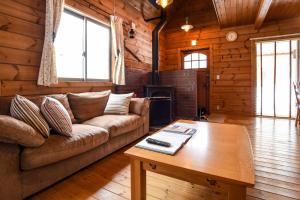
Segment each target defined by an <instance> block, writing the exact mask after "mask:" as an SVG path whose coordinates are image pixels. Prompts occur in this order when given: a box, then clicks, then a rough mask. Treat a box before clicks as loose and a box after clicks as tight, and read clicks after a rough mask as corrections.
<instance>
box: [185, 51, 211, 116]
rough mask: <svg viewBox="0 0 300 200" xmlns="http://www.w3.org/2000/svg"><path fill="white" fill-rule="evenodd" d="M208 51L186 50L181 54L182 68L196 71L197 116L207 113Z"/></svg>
mask: <svg viewBox="0 0 300 200" xmlns="http://www.w3.org/2000/svg"><path fill="white" fill-rule="evenodd" d="M209 55H210V54H209V49H208V48H206V49H197V50H187V51H183V52H182V56H181V57H182V68H183V69H184V70H197V107H198V116H199V117H201V116H203V115H206V114H208V113H209V82H210V81H209V77H210V76H209V67H210V66H209V63H210V62H209V61H210V60H209V57H210V56H209Z"/></svg>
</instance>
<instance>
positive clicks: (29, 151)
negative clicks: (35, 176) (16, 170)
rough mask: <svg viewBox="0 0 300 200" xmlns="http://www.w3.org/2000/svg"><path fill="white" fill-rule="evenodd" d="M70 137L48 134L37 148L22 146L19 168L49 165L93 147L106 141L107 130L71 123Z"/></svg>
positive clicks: (27, 168)
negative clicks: (45, 139) (43, 142)
mask: <svg viewBox="0 0 300 200" xmlns="http://www.w3.org/2000/svg"><path fill="white" fill-rule="evenodd" d="M72 129H73V132H72V134H71V137H64V136H60V135H54V134H52V135H50V137H49V138H48V139H47V141H46V142H45V144H44V145H42V146H40V147H38V148H24V150H23V151H22V153H21V169H23V170H30V169H35V168H38V167H41V166H45V165H49V164H52V163H55V162H58V161H61V160H65V159H67V158H70V157H72V156H76V155H79V154H81V153H84V152H87V151H89V150H91V149H94V148H96V147H98V146H100V145H101V144H103V143H105V142H107V141H108V138H109V134H108V132H107V131H106V130H105V129H103V128H100V127H95V126H89V125H83V124H73V128H72Z"/></svg>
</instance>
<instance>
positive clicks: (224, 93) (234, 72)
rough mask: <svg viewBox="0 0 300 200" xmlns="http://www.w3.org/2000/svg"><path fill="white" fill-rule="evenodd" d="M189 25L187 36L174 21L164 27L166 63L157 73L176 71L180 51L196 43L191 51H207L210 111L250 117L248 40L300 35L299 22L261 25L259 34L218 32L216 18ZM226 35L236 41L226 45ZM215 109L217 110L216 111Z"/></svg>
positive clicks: (251, 90)
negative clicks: (232, 34) (234, 34)
mask: <svg viewBox="0 0 300 200" xmlns="http://www.w3.org/2000/svg"><path fill="white" fill-rule="evenodd" d="M211 12H213V11H211ZM192 19H194V18H193V17H192ZM199 22H200V21H199ZM192 23H193V25H195V26H196V28H195V29H193V30H192V31H190V32H188V33H185V32H183V31H182V30H180V29H179V26H178V24H179V23H178V20H174V21H171V23H170V24H168V26H167V28H166V29H165V30H164V31H165V35H166V42H165V45H166V46H165V47H164V48H165V49H166V54H165V58H166V62H165V64H164V65H163V66H160V70H162V71H166V70H180V69H181V66H180V59H181V58H180V51H181V50H182V49H191V48H192V47H191V40H197V41H198V45H197V46H196V47H193V48H195V49H201V48H207V47H208V48H210V51H211V59H212V61H211V66H210V74H211V81H210V87H211V94H210V110H211V111H212V112H222V113H230V114H231V113H235V114H247V115H253V114H254V109H255V104H254V98H253V97H254V91H255V85H254V82H253V76H252V72H253V70H252V67H251V57H252V55H253V54H252V50H251V41H250V39H251V38H257V37H266V36H274V35H282V34H291V33H300V18H293V19H288V20H282V21H273V22H270V23H268V24H264V25H263V27H262V28H261V29H260V30H255V28H254V26H253V25H248V26H239V27H233V28H227V29H220V28H219V25H218V23H217V20H216V17H211V20H208V21H206V23H205V24H203V25H201V22H200V23H197V20H193V22H192ZM228 31H236V32H237V33H238V39H237V41H235V42H228V41H226V39H225V35H226V33H227V32H228ZM216 75H220V80H216ZM217 106H219V107H220V109H219V110H217Z"/></svg>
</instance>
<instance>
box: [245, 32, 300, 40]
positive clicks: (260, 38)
mask: <svg viewBox="0 0 300 200" xmlns="http://www.w3.org/2000/svg"><path fill="white" fill-rule="evenodd" d="M288 37H290V38H297V37H299V38H300V33H293V34H285V35H275V36H266V37H258V38H250V40H251V41H257V40H272V39H285V38H288Z"/></svg>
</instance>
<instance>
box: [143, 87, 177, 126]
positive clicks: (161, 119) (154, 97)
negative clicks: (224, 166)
mask: <svg viewBox="0 0 300 200" xmlns="http://www.w3.org/2000/svg"><path fill="white" fill-rule="evenodd" d="M144 96H145V97H148V98H150V102H151V103H150V125H151V126H161V125H166V124H169V123H171V122H172V121H173V120H174V103H175V95H174V87H172V86H165V85H146V86H145V87H144Z"/></svg>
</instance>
